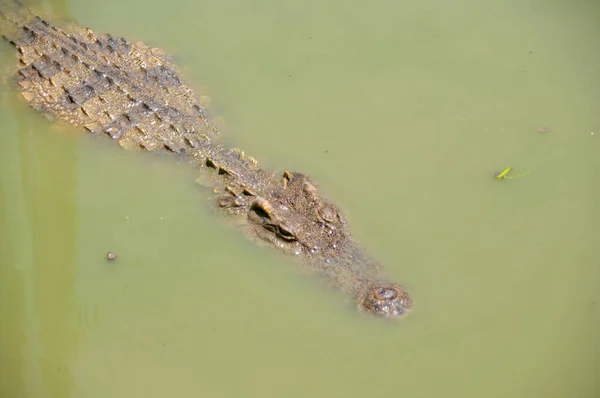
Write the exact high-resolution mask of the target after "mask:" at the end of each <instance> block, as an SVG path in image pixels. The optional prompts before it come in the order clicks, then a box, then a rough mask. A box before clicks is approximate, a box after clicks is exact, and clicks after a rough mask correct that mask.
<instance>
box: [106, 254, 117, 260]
mask: <svg viewBox="0 0 600 398" xmlns="http://www.w3.org/2000/svg"><path fill="white" fill-rule="evenodd" d="M106 258H107V259H108V260H110V261H113V260H116V259H117V255H116V254H115V253H113V252H108V253H106Z"/></svg>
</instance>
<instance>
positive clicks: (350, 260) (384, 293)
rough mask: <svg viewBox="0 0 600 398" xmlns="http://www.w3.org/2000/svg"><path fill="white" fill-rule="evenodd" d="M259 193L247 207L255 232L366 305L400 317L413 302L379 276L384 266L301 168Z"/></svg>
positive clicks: (377, 312)
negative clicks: (366, 251) (359, 242)
mask: <svg viewBox="0 0 600 398" xmlns="http://www.w3.org/2000/svg"><path fill="white" fill-rule="evenodd" d="M265 196H267V195H264V196H259V195H255V196H253V197H252V198H251V200H250V201H249V202H248V204H247V205H246V206H243V207H245V210H246V214H247V218H248V225H249V226H250V228H251V230H252V234H253V235H255V236H258V237H260V238H262V239H264V240H266V241H268V242H270V243H272V244H273V245H274V246H276V247H278V248H280V249H282V250H284V251H285V252H288V253H292V254H295V255H298V256H301V257H303V258H305V259H306V260H308V261H309V262H310V263H311V264H312V265H314V267H315V268H317V269H318V270H320V271H324V272H325V274H326V275H327V276H328V277H329V279H330V280H332V281H334V284H336V285H338V287H339V288H341V289H342V290H346V291H352V292H354V293H355V294H356V296H357V304H358V306H359V308H361V309H362V310H364V311H366V312H368V313H372V314H375V315H378V316H383V317H398V316H400V315H403V314H405V313H406V312H407V311H408V310H409V309H410V307H411V304H412V302H411V300H410V298H409V296H408V294H407V293H406V291H404V289H403V288H402V287H401V286H399V285H395V284H387V283H381V282H378V281H377V282H376V280H377V278H376V276H375V274H376V272H377V271H378V270H379V269H380V267H379V266H378V265H377V264H376V263H375V262H372V261H370V260H369V259H367V258H366V257H365V256H364V255H363V253H362V251H361V250H360V249H359V248H358V246H356V245H355V243H354V241H353V240H352V238H351V236H350V233H349V230H348V227H347V224H346V221H345V220H344V217H343V216H342V214H341V212H340V210H339V208H338V207H337V206H335V205H334V204H332V203H330V202H328V201H327V200H325V199H324V198H322V197H321V196H320V195H319V193H318V191H317V188H316V187H315V185H314V184H313V183H312V182H311V181H310V180H309V179H308V177H306V176H305V175H303V174H300V173H289V172H285V173H284V174H283V179H282V183H281V186H280V187H279V188H278V189H275V190H273V191H271V193H270V195H268V197H265Z"/></svg>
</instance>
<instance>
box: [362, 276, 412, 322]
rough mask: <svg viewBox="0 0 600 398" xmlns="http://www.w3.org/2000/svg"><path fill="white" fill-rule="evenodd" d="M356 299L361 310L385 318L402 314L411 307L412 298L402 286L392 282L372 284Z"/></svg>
mask: <svg viewBox="0 0 600 398" xmlns="http://www.w3.org/2000/svg"><path fill="white" fill-rule="evenodd" d="M357 301H358V304H359V306H360V307H361V308H362V309H363V310H365V311H367V312H370V313H372V314H374V315H377V316H381V317H385V318H395V317H399V316H401V315H404V314H406V313H407V312H408V311H409V310H410V308H411V307H412V300H411V299H410V296H409V295H408V293H407V292H406V291H405V290H404V289H403V288H402V286H399V285H392V284H390V285H387V284H379V283H377V284H373V285H371V286H369V288H368V289H367V290H366V292H365V293H364V294H362V295H360V297H359V298H358V300H357Z"/></svg>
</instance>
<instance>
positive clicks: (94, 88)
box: [0, 0, 412, 318]
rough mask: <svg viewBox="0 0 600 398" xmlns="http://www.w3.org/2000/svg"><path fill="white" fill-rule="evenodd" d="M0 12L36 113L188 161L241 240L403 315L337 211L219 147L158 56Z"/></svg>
mask: <svg viewBox="0 0 600 398" xmlns="http://www.w3.org/2000/svg"><path fill="white" fill-rule="evenodd" d="M3 1H5V0H3ZM0 5H1V6H2V8H1V9H0V15H1V16H3V18H0V22H2V25H0V32H2V34H3V36H5V38H7V40H8V41H9V42H11V43H12V44H13V45H14V46H15V47H16V48H17V50H18V52H19V61H20V65H19V67H18V71H17V73H18V83H19V85H20V86H21V90H22V94H23V97H24V98H25V99H26V100H27V101H28V102H29V104H30V105H31V106H32V107H33V108H34V109H37V110H38V111H40V112H43V113H44V114H46V115H48V116H49V117H51V118H55V119H58V120H60V121H64V122H68V123H70V124H72V125H75V126H79V127H83V128H85V129H87V130H88V131H90V132H91V133H93V134H103V135H107V136H110V137H111V138H112V139H113V140H115V141H117V142H118V143H119V144H120V145H121V146H123V147H124V148H126V149H136V148H143V149H145V150H148V151H153V152H174V153H176V154H179V156H186V157H188V158H189V160H190V162H192V163H194V164H196V165H198V166H199V167H200V168H201V169H202V170H203V171H204V173H205V175H206V176H208V178H209V179H210V183H211V185H214V186H215V189H214V190H215V192H217V193H218V194H219V197H218V199H217V204H218V206H219V207H220V208H221V209H222V211H223V212H224V213H229V214H231V215H233V216H236V217H240V218H241V219H242V220H243V221H244V222H243V223H241V225H242V226H243V228H242V229H243V230H244V231H245V232H246V233H247V235H248V236H250V237H259V238H261V239H263V240H265V241H267V242H270V243H271V244H272V245H273V246H275V247H277V248H279V249H281V250H283V251H284V252H286V253H289V254H294V255H295V256H296V257H298V258H300V259H301V260H302V262H303V263H304V264H306V265H308V266H309V268H310V269H312V270H315V271H318V272H320V273H322V274H324V275H325V276H326V277H327V279H328V280H329V282H330V283H331V285H332V286H334V287H335V288H337V289H340V290H342V291H345V292H348V293H350V294H352V295H354V297H355V298H356V301H357V303H358V307H359V308H360V309H362V310H364V311H366V312H369V313H372V314H375V315H378V316H382V317H390V318H393V317H398V316H400V315H403V314H405V313H406V312H408V311H409V309H410V308H411V306H412V301H411V299H410V297H409V296H408V294H407V293H406V291H404V290H403V288H402V287H401V286H399V285H397V284H393V283H389V282H386V281H384V280H383V279H381V276H380V274H379V269H380V267H379V266H378V265H377V264H376V263H375V262H373V261H372V260H371V259H370V258H368V257H367V256H366V255H365V254H364V252H363V251H362V250H361V249H360V247H359V246H358V245H357V244H356V243H355V242H354V241H353V239H352V237H351V235H350V232H349V228H348V226H347V223H346V221H345V220H344V218H343V216H342V213H341V211H340V209H339V208H338V207H337V206H335V205H334V204H332V203H330V202H329V201H327V200H326V199H324V198H323V197H322V196H321V195H320V194H319V192H318V190H317V188H316V186H315V184H314V183H313V182H312V181H310V179H309V178H308V177H306V176H305V175H303V174H300V173H289V172H287V171H286V172H284V173H283V176H282V177H281V178H276V177H275V175H274V174H272V173H268V172H266V171H264V170H262V169H261V168H259V167H258V164H257V163H256V161H255V160H254V159H252V158H251V157H248V156H245V155H244V153H243V152H241V151H239V150H237V149H229V148H226V147H224V146H222V145H220V144H219V143H218V142H217V141H218V131H217V129H216V128H215V126H214V125H213V124H212V122H211V121H210V118H209V117H208V115H207V112H206V110H205V109H203V108H202V107H201V106H200V104H199V101H198V99H197V97H196V96H195V95H194V93H193V92H192V90H191V89H190V88H189V87H188V86H186V85H185V84H184V83H183V82H182V80H181V79H180V78H179V76H178V74H177V72H176V71H175V70H174V67H173V66H172V65H171V64H170V63H169V62H168V60H167V58H166V56H165V55H164V54H163V53H162V52H161V51H160V50H158V49H155V48H149V47H147V46H145V45H144V44H143V43H135V44H131V43H128V42H127V41H126V40H124V39H121V38H119V39H115V38H113V37H111V36H110V35H96V34H95V33H94V32H93V31H91V30H90V29H87V28H81V27H78V26H70V27H68V28H65V29H61V28H57V27H54V26H52V25H50V24H49V23H47V22H46V21H44V20H42V19H41V18H39V17H37V16H35V15H33V14H31V12H30V11H29V10H27V9H26V8H24V7H22V6H21V5H20V4H18V3H17V2H16V1H13V0H10V2H9V4H4V2H3V3H0Z"/></svg>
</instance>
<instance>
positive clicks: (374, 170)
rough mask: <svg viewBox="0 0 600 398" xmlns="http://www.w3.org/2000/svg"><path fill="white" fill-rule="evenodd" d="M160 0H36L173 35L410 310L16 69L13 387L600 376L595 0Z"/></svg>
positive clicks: (582, 392)
mask: <svg viewBox="0 0 600 398" xmlns="http://www.w3.org/2000/svg"><path fill="white" fill-rule="evenodd" d="M153 3H154V4H150V3H148V2H144V1H141V0H135V1H130V2H127V3H126V4H125V2H117V1H114V0H109V1H103V2H91V1H84V0H80V1H72V2H69V3H68V4H66V2H61V1H58V0H56V1H53V2H48V3H44V4H43V6H38V7H36V10H37V11H38V12H42V13H43V14H44V15H45V16H50V17H51V19H52V20H53V21H62V20H65V19H74V20H76V21H78V22H79V23H80V24H83V25H87V26H90V27H92V28H93V29H94V30H96V31H98V32H111V33H113V34H115V35H122V36H125V37H127V38H129V39H130V40H144V41H145V42H147V43H148V44H151V45H156V46H160V47H161V48H164V49H165V50H166V51H167V52H169V53H171V54H173V55H174V58H175V61H176V63H177V64H178V65H179V66H180V67H181V70H182V71H183V74H184V76H185V77H186V80H188V81H189V82H190V83H191V85H192V86H194V87H202V89H203V91H202V92H203V93H208V94H209V95H211V97H212V98H213V110H214V112H215V113H216V114H218V115H220V116H222V117H223V119H224V121H225V124H224V127H223V131H224V133H223V134H224V135H225V137H226V139H227V140H229V141H230V142H231V143H234V144H235V145H237V146H238V147H240V148H243V149H244V150H245V152H246V153H248V154H251V155H252V156H254V157H255V158H257V159H258V160H259V162H260V163H261V165H262V166H263V167H265V168H268V169H277V170H282V169H284V168H288V169H291V170H297V171H302V172H306V173H308V174H309V175H311V176H312V177H313V178H314V179H315V180H316V181H317V182H318V183H319V185H320V187H321V190H322V191H324V192H325V193H326V194H327V195H328V196H329V197H330V198H331V199H332V200H334V201H335V202H337V203H339V204H340V205H341V206H342V207H343V208H344V210H345V213H346V214H347V218H348V219H349V221H350V223H351V225H352V228H353V231H354V234H355V235H356V237H357V239H359V240H360V241H361V242H363V243H364V246H365V247H366V248H368V250H369V252H370V253H372V254H373V255H374V256H376V257H377V258H378V259H380V260H381V261H382V262H383V263H384V264H385V267H386V270H387V271H386V272H387V274H388V275H389V276H390V277H391V278H393V279H394V280H397V281H400V282H402V283H403V284H404V285H405V287H406V288H407V289H408V290H409V292H410V293H411V295H412V296H413V299H414V301H415V307H414V311H413V313H412V314H411V315H410V316H408V317H407V318H405V319H403V320H401V321H400V322H395V323H389V322H381V321H379V320H376V319H372V318H369V317H365V316H362V315H360V314H358V313H356V312H355V311H354V307H353V305H352V302H351V300H350V299H348V298H346V297H344V296H341V295H338V294H336V293H334V292H331V291H330V290H329V289H328V288H327V287H326V286H325V285H324V284H322V283H320V282H319V281H318V279H316V278H310V277H306V276H305V275H303V273H302V272H301V270H299V269H297V265H296V264H295V263H294V262H290V261H288V259H286V258H285V257H283V256H281V255H279V254H278V253H277V252H275V251H273V250H269V249H265V248H259V247H255V246H254V245H253V244H252V243H251V242H248V241H246V240H245V238H244V237H243V236H242V235H241V234H239V233H238V231H236V230H235V229H233V228H231V227H229V226H228V225H227V223H226V222H224V220H223V217H221V216H219V215H217V214H216V210H215V207H214V205H213V204H212V202H211V200H212V199H210V198H209V195H207V193H206V192H204V191H202V190H201V189H199V188H198V187H197V186H195V184H194V179H195V177H196V175H195V174H194V173H193V172H192V171H190V170H189V169H187V168H186V167H184V166H183V165H181V164H178V163H177V162H176V161H171V160H170V159H165V158H157V157H154V156H147V155H145V154H131V153H127V152H125V151H123V150H121V149H120V148H118V147H116V146H114V145H112V143H111V142H106V141H101V142H98V141H97V140H93V139H90V138H89V137H86V136H85V134H83V133H81V132H80V131H78V130H74V129H70V128H65V127H62V126H58V127H57V126H56V125H52V124H50V123H48V122H47V121H46V120H45V119H44V118H42V117H39V116H38V115H37V114H35V113H34V112H33V111H30V110H29V109H28V108H26V106H25V105H24V104H23V101H21V100H20V99H19V96H18V94H16V93H15V90H14V89H12V88H11V89H7V88H6V84H3V86H2V89H1V91H0V120H1V122H2V123H1V130H0V138H1V142H2V146H1V149H0V170H1V171H0V205H1V212H0V397H2V398H9V397H10V398H12V397H35V398H38V397H39V398H44V397H53V398H54V397H85V398H88V397H89V398H95V397H99V398H100V397H114V398H119V397H147V398H151V397H165V396H219V397H233V396H235V397H282V396H285V397H342V396H343V397H390V396H403V397H439V396H444V397H448V398H450V397H528V398H529V397H544V398H549V397H570V398H579V397H581V398H583V397H598V396H599V395H600V381H598V378H597V376H598V374H599V372H600V348H599V347H600V346H599V345H598V339H599V338H598V336H599V335H600V302H599V301H598V281H599V280H600V253H599V252H598V248H599V247H600V226H599V225H600V224H599V221H600V218H599V215H600V214H599V211H598V205H597V203H599V202H600V188H598V184H597V183H595V181H597V175H598V171H600V157H599V156H598V151H599V150H600V141H599V140H600V113H599V104H600V78H599V76H600V74H599V73H598V71H599V70H600V53H599V52H598V51H597V49H598V48H600V24H598V22H599V20H600V6H599V5H598V3H597V2H594V1H591V0H590V1H587V2H586V1H578V2H573V1H566V0H564V1H555V0H545V1H541V0H539V1H535V0H514V1H504V2H501V1H493V2H492V1H468V0H460V1H456V2H447V1H441V0H438V1H421V2H416V1H400V0H395V1H391V0H386V1H374V2H370V3H369V2H359V1H341V0H325V1H323V0H318V1H317V0H309V1H304V2H294V3H292V2H275V1H264V0H263V1H255V0H252V1H248V0H245V1H242V0H228V1H223V0H220V1H217V0H210V1H209V0H205V1H202V2H195V1H192V0H184V1H180V2H178V4H174V3H172V2H153ZM1 50H2V53H1V57H2V58H1V60H2V64H1V66H2V68H3V70H6V68H8V65H9V64H11V62H12V61H13V55H14V54H13V52H12V51H13V50H11V49H10V48H9V47H8V46H6V45H3V46H2V47H1ZM540 126H548V127H549V128H550V130H551V131H550V132H548V133H538V132H537V131H536V130H537V128H538V127H540ZM593 132H596V134H595V135H594V134H592V133H593ZM507 166H513V167H514V168H515V173H520V172H526V171H530V174H529V175H527V176H526V177H523V178H519V179H513V180H505V181H502V182H498V181H495V180H494V179H493V173H494V171H496V170H500V169H503V168H504V167H507ZM109 250H111V251H114V252H115V253H117V255H118V256H119V257H118V259H117V261H116V262H115V263H110V264H109V263H107V262H106V260H105V259H104V256H105V254H106V252H107V251H109Z"/></svg>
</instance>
